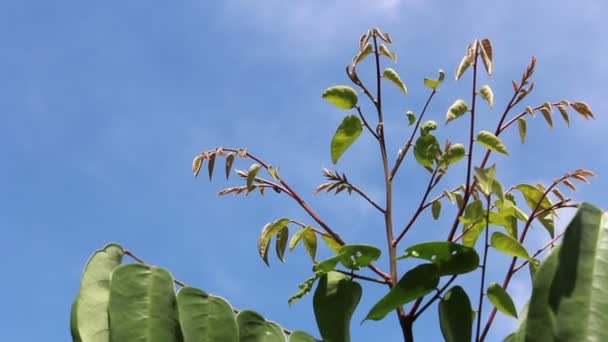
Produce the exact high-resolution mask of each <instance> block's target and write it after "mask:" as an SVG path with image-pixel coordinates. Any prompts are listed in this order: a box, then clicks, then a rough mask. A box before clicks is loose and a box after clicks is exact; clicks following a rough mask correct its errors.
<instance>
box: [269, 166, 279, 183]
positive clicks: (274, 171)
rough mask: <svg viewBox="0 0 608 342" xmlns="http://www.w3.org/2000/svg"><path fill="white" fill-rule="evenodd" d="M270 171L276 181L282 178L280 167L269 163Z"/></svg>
mask: <svg viewBox="0 0 608 342" xmlns="http://www.w3.org/2000/svg"><path fill="white" fill-rule="evenodd" d="M268 173H269V174H270V177H272V179H274V180H276V181H280V180H281V177H279V168H278V167H274V166H272V165H268Z"/></svg>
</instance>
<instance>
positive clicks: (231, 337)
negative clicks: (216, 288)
mask: <svg viewBox="0 0 608 342" xmlns="http://www.w3.org/2000/svg"><path fill="white" fill-rule="evenodd" d="M177 308H178V311H179V325H180V327H181V332H182V335H183V341H184V342H195V341H196V342H214V341H226V342H238V341H239V333H238V330H237V325H236V321H235V319H234V314H233V312H232V307H231V306H230V304H229V303H228V302H227V301H226V300H224V299H223V298H220V297H216V296H211V295H208V294H207V293H205V292H203V291H202V290H199V289H196V288H193V287H182V288H181V289H180V290H179V291H178V292H177Z"/></svg>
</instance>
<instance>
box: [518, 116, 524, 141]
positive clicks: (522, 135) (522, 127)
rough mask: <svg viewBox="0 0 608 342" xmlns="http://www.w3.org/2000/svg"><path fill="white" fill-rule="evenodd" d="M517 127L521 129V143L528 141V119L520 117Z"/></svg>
mask: <svg viewBox="0 0 608 342" xmlns="http://www.w3.org/2000/svg"><path fill="white" fill-rule="evenodd" d="M517 127H518V129H519V137H520V138H521V143H522V144H523V143H524V142H526V119H524V118H523V117H522V118H519V119H517Z"/></svg>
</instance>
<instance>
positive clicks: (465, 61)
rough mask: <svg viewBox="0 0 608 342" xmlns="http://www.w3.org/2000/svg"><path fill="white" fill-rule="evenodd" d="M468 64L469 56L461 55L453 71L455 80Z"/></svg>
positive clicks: (469, 61) (469, 63) (469, 62)
mask: <svg viewBox="0 0 608 342" xmlns="http://www.w3.org/2000/svg"><path fill="white" fill-rule="evenodd" d="M470 66H471V59H470V58H469V56H467V55H465V56H464V57H462V60H461V61H460V64H459V65H458V68H457V69H456V72H454V77H455V78H456V80H458V79H460V77H462V74H464V72H465V71H466V70H467V69H468V68H469V67H470Z"/></svg>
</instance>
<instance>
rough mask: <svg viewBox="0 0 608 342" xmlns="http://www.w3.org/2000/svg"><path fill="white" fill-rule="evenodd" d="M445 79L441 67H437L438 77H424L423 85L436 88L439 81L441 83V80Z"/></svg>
mask: <svg viewBox="0 0 608 342" xmlns="http://www.w3.org/2000/svg"><path fill="white" fill-rule="evenodd" d="M444 79H445V72H444V71H443V70H441V69H439V78H437V79H436V80H435V79H432V78H427V77H425V78H424V85H425V86H427V87H429V88H431V89H433V90H437V87H439V85H440V84H441V83H443V80H444Z"/></svg>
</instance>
